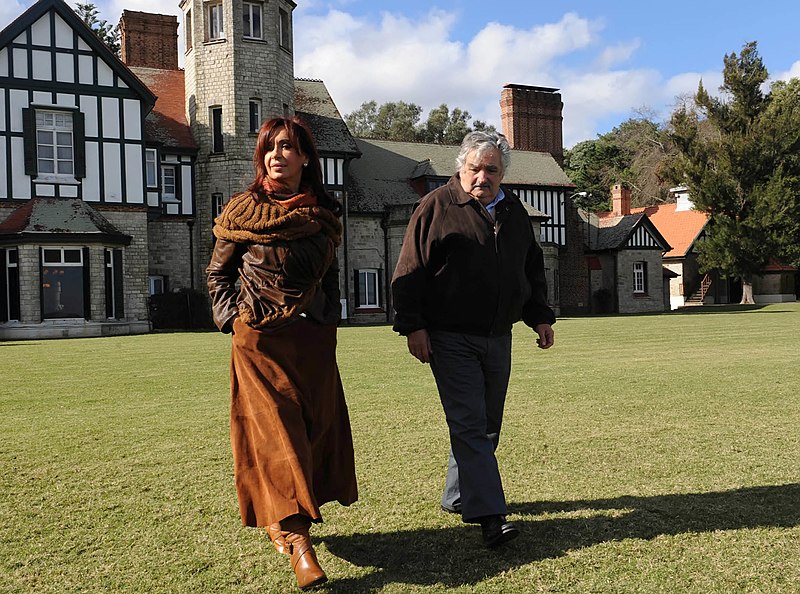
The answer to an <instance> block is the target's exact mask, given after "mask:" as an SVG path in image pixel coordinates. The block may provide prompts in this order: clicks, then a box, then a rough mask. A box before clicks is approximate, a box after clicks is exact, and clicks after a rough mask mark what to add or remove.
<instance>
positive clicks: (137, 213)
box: [0, 0, 156, 338]
mask: <svg viewBox="0 0 800 594" xmlns="http://www.w3.org/2000/svg"><path fill="white" fill-rule="evenodd" d="M155 99H156V98H155V96H154V95H153V93H152V91H150V89H148V88H147V86H145V85H144V84H143V83H142V82H141V81H140V80H139V79H138V78H137V77H136V76H134V75H133V74H132V73H131V71H130V70H128V69H127V68H126V67H125V66H124V65H123V64H122V63H121V62H120V61H119V60H118V59H117V58H116V57H115V56H114V55H113V54H112V53H111V52H110V51H109V50H108V49H107V48H106V46H105V45H103V44H102V43H101V42H100V41H99V40H98V38H97V37H96V36H95V35H94V34H93V33H92V32H91V31H90V30H89V29H88V28H87V27H86V25H84V24H83V22H82V21H81V20H80V19H79V18H78V17H77V16H76V15H75V13H74V12H73V11H72V9H71V8H70V7H69V6H67V5H66V4H65V3H64V2H62V1H61V0H40V2H38V3H36V4H34V5H33V6H32V7H31V8H30V9H28V10H27V11H26V12H25V13H23V14H22V15H21V16H20V17H19V18H17V19H16V20H15V21H14V22H13V23H11V24H10V25H9V26H8V27H7V28H6V29H4V30H3V31H2V32H0V170H2V171H3V173H4V175H3V176H2V178H1V179H2V182H0V220H2V223H0V322H2V326H0V338H16V337H32V336H68V335H72V333H73V332H75V331H76V330H77V332H76V334H77V335H87V334H88V335H92V334H115V333H131V332H143V331H147V330H148V329H149V326H150V325H149V322H148V309H147V297H148V287H147V276H148V237H147V229H148V210H149V206H148V202H147V192H146V183H147V180H146V171H145V155H146V149H147V145H146V142H145V130H144V128H145V125H144V120H145V115H146V114H147V113H148V112H149V111H150V109H151V108H152V107H153V104H154V103H155Z"/></svg>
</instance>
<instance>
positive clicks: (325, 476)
mask: <svg viewBox="0 0 800 594" xmlns="http://www.w3.org/2000/svg"><path fill="white" fill-rule="evenodd" d="M231 444H232V446H233V463H234V476H235V479H236V493H237V495H238V497H239V509H240V511H241V515H242V523H243V524H244V525H245V526H268V525H269V524H272V523H274V522H278V521H280V520H282V519H284V518H286V517H288V516H291V515H294V514H303V515H306V516H308V517H309V518H311V519H312V520H314V521H321V519H322V516H321V514H320V510H319V506H321V505H322V504H323V503H327V502H328V501H338V502H339V503H341V504H342V505H350V504H351V503H353V502H354V501H356V499H358V491H357V488H356V474H355V462H354V457H353V439H352V436H351V433H350V419H349V417H348V414H347V404H346V403H345V399H344V390H343V389H342V381H341V378H340V377H339V368H338V366H337V364H336V326H332V325H322V324H317V323H316V322H313V321H311V320H308V319H306V318H302V317H301V318H299V319H298V320H297V321H295V322H293V323H291V324H288V325H286V326H283V327H281V328H278V329H266V330H255V329H253V328H251V327H250V326H248V325H247V324H245V323H243V322H241V321H239V320H238V319H237V320H236V321H235V323H234V335H233V340H232V356H231Z"/></svg>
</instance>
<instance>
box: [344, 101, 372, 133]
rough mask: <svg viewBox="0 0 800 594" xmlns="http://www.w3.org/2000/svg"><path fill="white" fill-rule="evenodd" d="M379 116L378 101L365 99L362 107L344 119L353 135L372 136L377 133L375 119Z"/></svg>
mask: <svg viewBox="0 0 800 594" xmlns="http://www.w3.org/2000/svg"><path fill="white" fill-rule="evenodd" d="M377 117H378V104H377V102H375V101H364V103H362V104H361V107H359V108H358V109H357V110H355V111H354V112H351V113H348V114H347V115H346V116H344V121H345V123H346V124H347V127H348V128H349V130H350V133H351V134H352V135H353V136H359V137H362V138H371V137H372V136H374V135H375V120H376V118H377Z"/></svg>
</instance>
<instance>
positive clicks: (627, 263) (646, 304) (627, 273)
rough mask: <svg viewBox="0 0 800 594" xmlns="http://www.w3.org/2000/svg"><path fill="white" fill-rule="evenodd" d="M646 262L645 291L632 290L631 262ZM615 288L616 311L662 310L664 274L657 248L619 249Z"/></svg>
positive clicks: (640, 311)
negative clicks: (635, 291)
mask: <svg viewBox="0 0 800 594" xmlns="http://www.w3.org/2000/svg"><path fill="white" fill-rule="evenodd" d="M634 262H646V263H647V284H646V293H644V294H634V292H633V264H634ZM616 289H617V311H618V313H645V312H656V311H664V276H663V272H662V269H661V252H659V251H658V250H621V251H619V252H617V264H616Z"/></svg>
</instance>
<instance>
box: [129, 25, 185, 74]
mask: <svg viewBox="0 0 800 594" xmlns="http://www.w3.org/2000/svg"><path fill="white" fill-rule="evenodd" d="M119 33H120V47H121V53H122V61H123V62H124V63H125V64H126V65H128V66H143V67H145V68H161V69H162V70H177V69H178V17H176V16H175V15H171V14H152V13H149V12H137V11H133V10H123V11H122V16H121V17H120V19H119Z"/></svg>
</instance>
